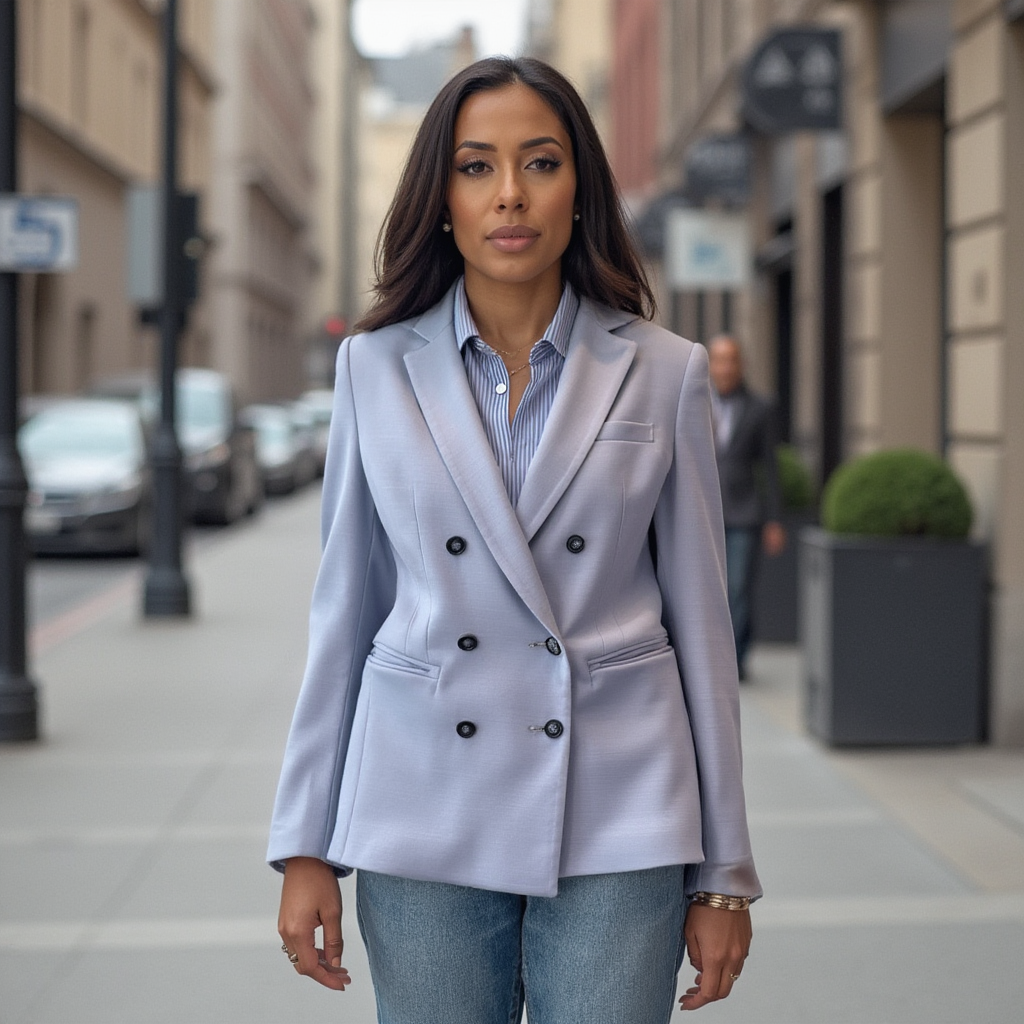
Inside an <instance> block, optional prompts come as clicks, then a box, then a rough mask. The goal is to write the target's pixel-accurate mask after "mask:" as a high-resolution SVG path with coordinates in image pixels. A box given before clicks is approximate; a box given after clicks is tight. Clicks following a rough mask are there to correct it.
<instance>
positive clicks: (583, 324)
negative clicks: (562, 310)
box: [516, 299, 636, 541]
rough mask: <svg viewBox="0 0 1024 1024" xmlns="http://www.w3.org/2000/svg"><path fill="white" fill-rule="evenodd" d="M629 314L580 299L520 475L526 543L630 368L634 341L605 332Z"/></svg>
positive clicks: (561, 489) (590, 441)
mask: <svg viewBox="0 0 1024 1024" xmlns="http://www.w3.org/2000/svg"><path fill="white" fill-rule="evenodd" d="M635 319H636V317H635V316H634V315H633V314H631V313H625V312H622V311H621V310H613V309H609V308H608V307H606V306H600V305H598V304H597V303H594V302H592V301H590V300H589V299H582V300H581V302H580V308H579V312H578V313H577V314H576V322H575V324H574V325H573V330H572V334H571V335H570V338H569V350H568V353H567V355H566V358H565V366H564V367H563V368H562V377H561V379H560V380H559V382H558V390H557V391H556V392H555V401H554V403H553V405H552V406H551V412H550V413H549V414H548V419H547V423H546V424H545V425H544V432H543V434H542V435H541V439H540V444H539V445H538V446H537V451H536V453H535V454H534V456H533V459H532V460H531V462H530V468H529V469H528V470H527V471H526V479H525V480H524V481H523V489H522V492H521V493H520V495H519V504H518V506H517V508H516V513H517V515H518V517H519V522H520V523H521V524H522V529H523V533H524V534H525V536H526V539H527V540H528V541H529V540H532V539H533V537H534V535H535V534H536V533H537V531H538V530H539V529H540V527H541V526H542V525H543V523H544V520H545V519H546V518H547V517H548V515H549V514H550V513H551V510H552V509H553V508H554V507H555V505H556V504H557V503H558V500H559V498H561V497H562V495H563V494H564V493H565V490H566V488H567V487H568V486H569V484H570V483H571V482H572V479H573V477H574V476H575V475H576V472H577V471H578V470H579V468H580V466H581V465H582V463H583V460H584V459H585V458H586V456H587V452H589V451H590V447H591V445H593V443H594V440H595V439H596V437H597V434H598V431H599V430H600V429H601V425H602V424H603V423H604V421H605V420H606V419H607V417H608V412H609V410H610V409H611V407H612V403H613V402H614V401H615V396H616V395H617V394H618V393H619V389H620V388H621V387H622V382H623V380H624V379H625V377H626V373H627V372H628V371H629V367H630V366H631V365H632V362H633V357H634V355H635V353H636V342H635V341H632V340H631V339H629V338H623V337H620V336H619V335H616V334H613V333H611V332H612V331H613V330H615V329H616V328H618V327H622V326H624V325H625V324H627V323H630V322H631V321H633V320H635Z"/></svg>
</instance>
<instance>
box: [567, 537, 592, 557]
mask: <svg viewBox="0 0 1024 1024" xmlns="http://www.w3.org/2000/svg"><path fill="white" fill-rule="evenodd" d="M565 546H566V547H567V548H568V549H569V550H570V551H571V552H572V553H573V554H574V555H578V554H579V553H580V552H581V551H582V550H583V549H584V548H585V547H586V546H587V542H586V541H585V540H584V539H583V538H582V537H581V536H580V535H579V534H578V533H574V534H573V535H572V536H571V537H570V538H569V539H568V540H567V541H566V542H565Z"/></svg>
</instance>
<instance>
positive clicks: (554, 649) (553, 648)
mask: <svg viewBox="0 0 1024 1024" xmlns="http://www.w3.org/2000/svg"><path fill="white" fill-rule="evenodd" d="M544 646H545V647H546V648H547V649H548V650H549V651H550V652H551V653H552V654H561V653H562V645H561V644H560V643H559V642H558V641H557V640H556V639H555V638H554V637H553V636H549V637H548V638H547V640H545V641H544Z"/></svg>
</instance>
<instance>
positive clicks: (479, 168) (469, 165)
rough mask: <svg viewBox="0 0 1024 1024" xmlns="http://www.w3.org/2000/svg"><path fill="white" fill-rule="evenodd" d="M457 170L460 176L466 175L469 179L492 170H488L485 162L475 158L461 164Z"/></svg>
mask: <svg viewBox="0 0 1024 1024" xmlns="http://www.w3.org/2000/svg"><path fill="white" fill-rule="evenodd" d="M455 169H456V170H457V171H458V172H459V174H465V175H466V176H467V177H470V178H475V177H477V176H479V175H481V174H483V173H484V172H485V171H487V170H489V169H490V168H488V166H487V163H486V162H485V161H483V160H481V159H480V158H479V157H474V158H473V159H471V160H466V161H464V162H463V163H461V164H459V165H458V166H457V167H456V168H455Z"/></svg>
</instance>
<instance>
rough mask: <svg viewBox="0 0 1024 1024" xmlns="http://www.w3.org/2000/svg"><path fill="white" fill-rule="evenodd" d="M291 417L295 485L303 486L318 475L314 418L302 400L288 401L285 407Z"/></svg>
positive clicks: (318, 463)
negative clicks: (293, 440)
mask: <svg viewBox="0 0 1024 1024" xmlns="http://www.w3.org/2000/svg"><path fill="white" fill-rule="evenodd" d="M285 408H286V409H287V410H288V414H289V415H290V416H291V418H292V429H293V431H294V432H295V446H296V479H295V485H296V486H297V487H305V485H306V484H308V483H309V482H310V481H311V480H315V479H316V478H317V477H318V476H319V475H320V460H319V459H318V458H317V453H316V420H314V419H313V415H312V413H311V412H310V410H309V408H308V407H307V406H305V405H304V404H303V403H302V402H290V403H289V404H288V405H287V406H286V407H285Z"/></svg>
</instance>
